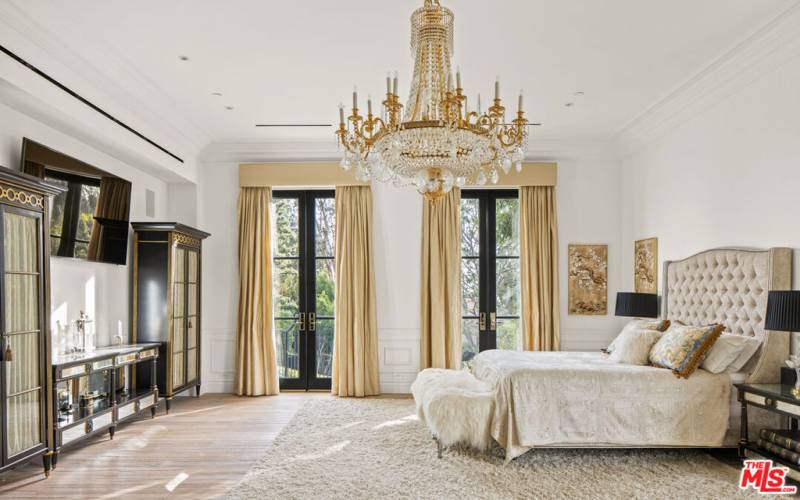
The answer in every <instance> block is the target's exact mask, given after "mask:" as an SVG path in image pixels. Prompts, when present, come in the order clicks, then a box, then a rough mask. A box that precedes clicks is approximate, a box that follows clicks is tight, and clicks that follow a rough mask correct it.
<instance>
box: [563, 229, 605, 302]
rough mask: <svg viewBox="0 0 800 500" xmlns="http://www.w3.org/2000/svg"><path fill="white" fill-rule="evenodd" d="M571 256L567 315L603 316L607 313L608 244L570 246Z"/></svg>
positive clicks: (569, 254) (569, 252)
mask: <svg viewBox="0 0 800 500" xmlns="http://www.w3.org/2000/svg"><path fill="white" fill-rule="evenodd" d="M568 257H569V259H568V260H569V263H568V266H569V268H568V272H569V275H568V281H567V285H568V292H567V296H568V299H569V300H568V301H569V305H568V311H567V312H568V313H569V314H571V315H577V316H604V315H605V314H607V313H608V245H579V244H570V245H569V251H568Z"/></svg>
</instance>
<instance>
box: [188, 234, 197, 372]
mask: <svg viewBox="0 0 800 500" xmlns="http://www.w3.org/2000/svg"><path fill="white" fill-rule="evenodd" d="M186 256H187V261H188V262H187V268H188V274H187V277H186V339H187V340H186V348H187V351H186V380H187V382H193V381H195V380H197V364H198V359H197V358H198V355H199V354H198V351H197V346H198V345H199V344H200V339H199V335H200V328H199V327H198V325H199V322H200V310H199V309H198V307H197V305H198V303H199V302H200V297H199V295H198V294H199V291H200V287H199V285H198V278H199V274H200V273H199V269H198V262H199V255H198V252H197V251H195V250H187V251H186Z"/></svg>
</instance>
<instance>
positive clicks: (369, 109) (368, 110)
mask: <svg viewBox="0 0 800 500" xmlns="http://www.w3.org/2000/svg"><path fill="white" fill-rule="evenodd" d="M520 99H522V97H520ZM367 114H368V115H369V116H372V96H369V95H368V96H367Z"/></svg>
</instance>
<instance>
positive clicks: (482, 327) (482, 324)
mask: <svg viewBox="0 0 800 500" xmlns="http://www.w3.org/2000/svg"><path fill="white" fill-rule="evenodd" d="M478 328H479V329H480V331H484V330H486V313H481V314H480V319H479V320H478Z"/></svg>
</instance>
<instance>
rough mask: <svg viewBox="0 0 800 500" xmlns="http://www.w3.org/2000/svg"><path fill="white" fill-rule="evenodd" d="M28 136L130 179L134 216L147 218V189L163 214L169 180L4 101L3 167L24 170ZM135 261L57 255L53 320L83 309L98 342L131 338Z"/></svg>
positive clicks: (0, 121) (0, 123) (0, 127)
mask: <svg viewBox="0 0 800 500" xmlns="http://www.w3.org/2000/svg"><path fill="white" fill-rule="evenodd" d="M23 137H29V138H31V139H33V140H35V141H37V142H40V143H42V144H45V145H47V146H49V147H51V148H53V149H55V150H57V151H61V152H62V153H65V154H67V155H70V156H74V157H75V158H78V159H80V160H82V161H85V162H86V163H89V164H91V165H94V166H96V167H98V168H101V169H103V170H106V171H108V172H110V173H112V174H114V175H117V176H119V177H122V178H124V179H127V180H129V181H131V183H132V184H133V186H132V191H131V220H139V221H141V220H148V218H147V217H145V194H144V193H145V189H150V190H153V191H154V192H155V193H156V207H155V208H156V212H155V213H156V217H155V218H156V219H159V218H164V217H165V215H166V207H167V184H166V183H165V182H163V181H161V180H158V179H156V178H154V177H152V176H151V175H149V174H145V173H143V172H141V171H140V170H138V169H136V168H134V167H132V166H131V165H128V164H125V163H123V162H121V161H119V160H117V159H116V158H114V157H111V156H109V155H107V154H105V153H103V152H101V151H98V150H97V149H94V148H92V147H90V146H88V145H86V144H85V143H83V142H80V141H78V140H76V139H74V138H72V137H70V136H68V135H66V134H63V133H61V132H59V131H58V130H56V129H54V128H51V127H49V126H47V125H45V124H43V123H41V122H39V121H37V120H34V119H33V118H30V117H29V116H27V115H25V114H23V113H20V112H19V111H17V110H15V109H12V108H10V107H8V106H6V105H4V104H2V103H0V165H2V166H4V167H9V168H13V169H19V168H20V155H21V150H22V138H23ZM130 262H131V254H130V250H129V253H128V265H126V266H118V265H112V264H99V263H94V262H87V261H84V260H79V259H68V258H63V257H52V258H51V259H50V269H51V283H52V285H51V304H52V307H51V310H52V316H51V323H52V325H53V326H54V325H55V322H56V321H58V320H60V321H61V322H62V324H65V323H66V322H71V321H74V320H75V319H76V318H77V317H78V314H79V311H81V310H83V311H86V313H87V314H89V316H91V317H92V318H93V320H94V325H93V326H94V328H95V332H96V335H97V344H98V345H107V344H109V343H112V341H113V338H114V336H115V335H116V334H117V331H118V329H121V330H122V332H123V335H124V336H125V339H126V340H127V339H128V328H129V317H130V314H129V307H130V288H131V287H130Z"/></svg>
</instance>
